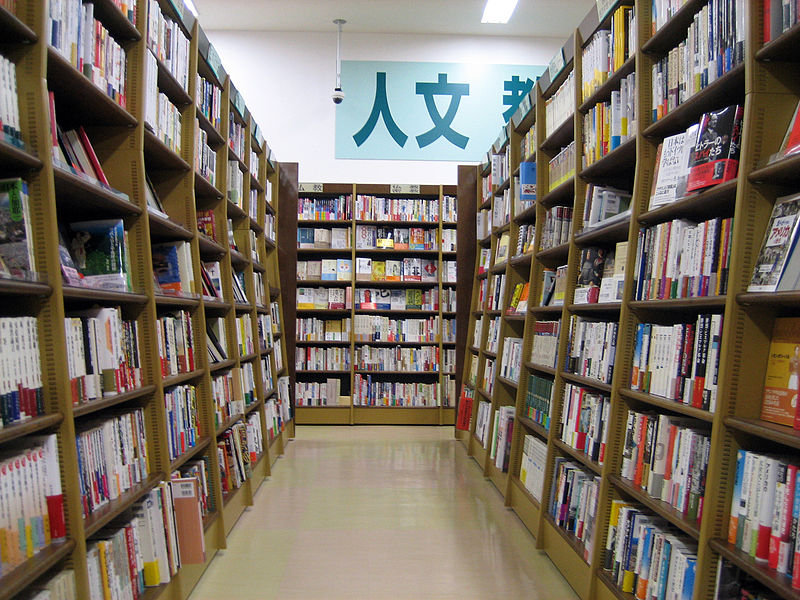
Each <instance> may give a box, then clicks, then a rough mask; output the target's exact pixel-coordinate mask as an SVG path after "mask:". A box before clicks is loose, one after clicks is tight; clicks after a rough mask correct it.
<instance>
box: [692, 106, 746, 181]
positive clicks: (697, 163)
mask: <svg viewBox="0 0 800 600" xmlns="http://www.w3.org/2000/svg"><path fill="white" fill-rule="evenodd" d="M743 114H744V108H743V107H742V106H739V105H734V106H728V107H726V108H723V109H721V110H717V111H712V112H708V113H705V114H704V115H703V116H702V118H701V119H700V128H699V129H698V132H697V140H696V142H695V145H694V150H692V152H691V155H690V158H689V180H688V183H687V186H686V190H687V191H689V192H692V191H695V190H700V189H703V188H706V187H710V186H712V185H717V184H719V183H722V182H724V181H728V180H730V179H733V178H735V177H736V174H737V173H738V170H739V149H740V147H741V138H742V116H743Z"/></svg>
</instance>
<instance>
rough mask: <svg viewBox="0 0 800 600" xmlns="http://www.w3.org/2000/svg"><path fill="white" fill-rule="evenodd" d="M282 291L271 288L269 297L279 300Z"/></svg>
mask: <svg viewBox="0 0 800 600" xmlns="http://www.w3.org/2000/svg"><path fill="white" fill-rule="evenodd" d="M280 293H281V289H280V288H278V287H275V286H272V285H271V286H269V297H270V298H277V297H278V296H280Z"/></svg>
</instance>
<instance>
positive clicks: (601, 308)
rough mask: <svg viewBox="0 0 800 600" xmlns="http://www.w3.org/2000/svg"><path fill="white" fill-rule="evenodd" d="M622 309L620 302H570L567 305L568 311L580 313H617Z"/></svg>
mask: <svg viewBox="0 0 800 600" xmlns="http://www.w3.org/2000/svg"><path fill="white" fill-rule="evenodd" d="M621 309H622V302H595V303H594V304H570V305H569V306H568V307H567V310H569V312H571V313H573V314H576V315H582V314H598V313H599V314H617V315H618V314H619V311H620V310H621Z"/></svg>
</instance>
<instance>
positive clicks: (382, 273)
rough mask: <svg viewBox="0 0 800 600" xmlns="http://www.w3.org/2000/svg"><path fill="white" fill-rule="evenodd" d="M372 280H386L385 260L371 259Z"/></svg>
mask: <svg viewBox="0 0 800 600" xmlns="http://www.w3.org/2000/svg"><path fill="white" fill-rule="evenodd" d="M371 279H372V281H385V280H386V261H383V260H373V261H372V276H371Z"/></svg>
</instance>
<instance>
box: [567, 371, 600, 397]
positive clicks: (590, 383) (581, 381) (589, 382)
mask: <svg viewBox="0 0 800 600" xmlns="http://www.w3.org/2000/svg"><path fill="white" fill-rule="evenodd" d="M561 378H562V379H566V380H567V381H568V382H570V383H574V384H577V385H584V386H586V387H590V388H592V389H595V390H597V391H599V392H605V393H606V394H610V393H611V384H609V383H603V382H602V381H598V380H597V379H592V378H591V377H583V376H581V375H575V374H573V373H567V372H566V371H562V372H561Z"/></svg>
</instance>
